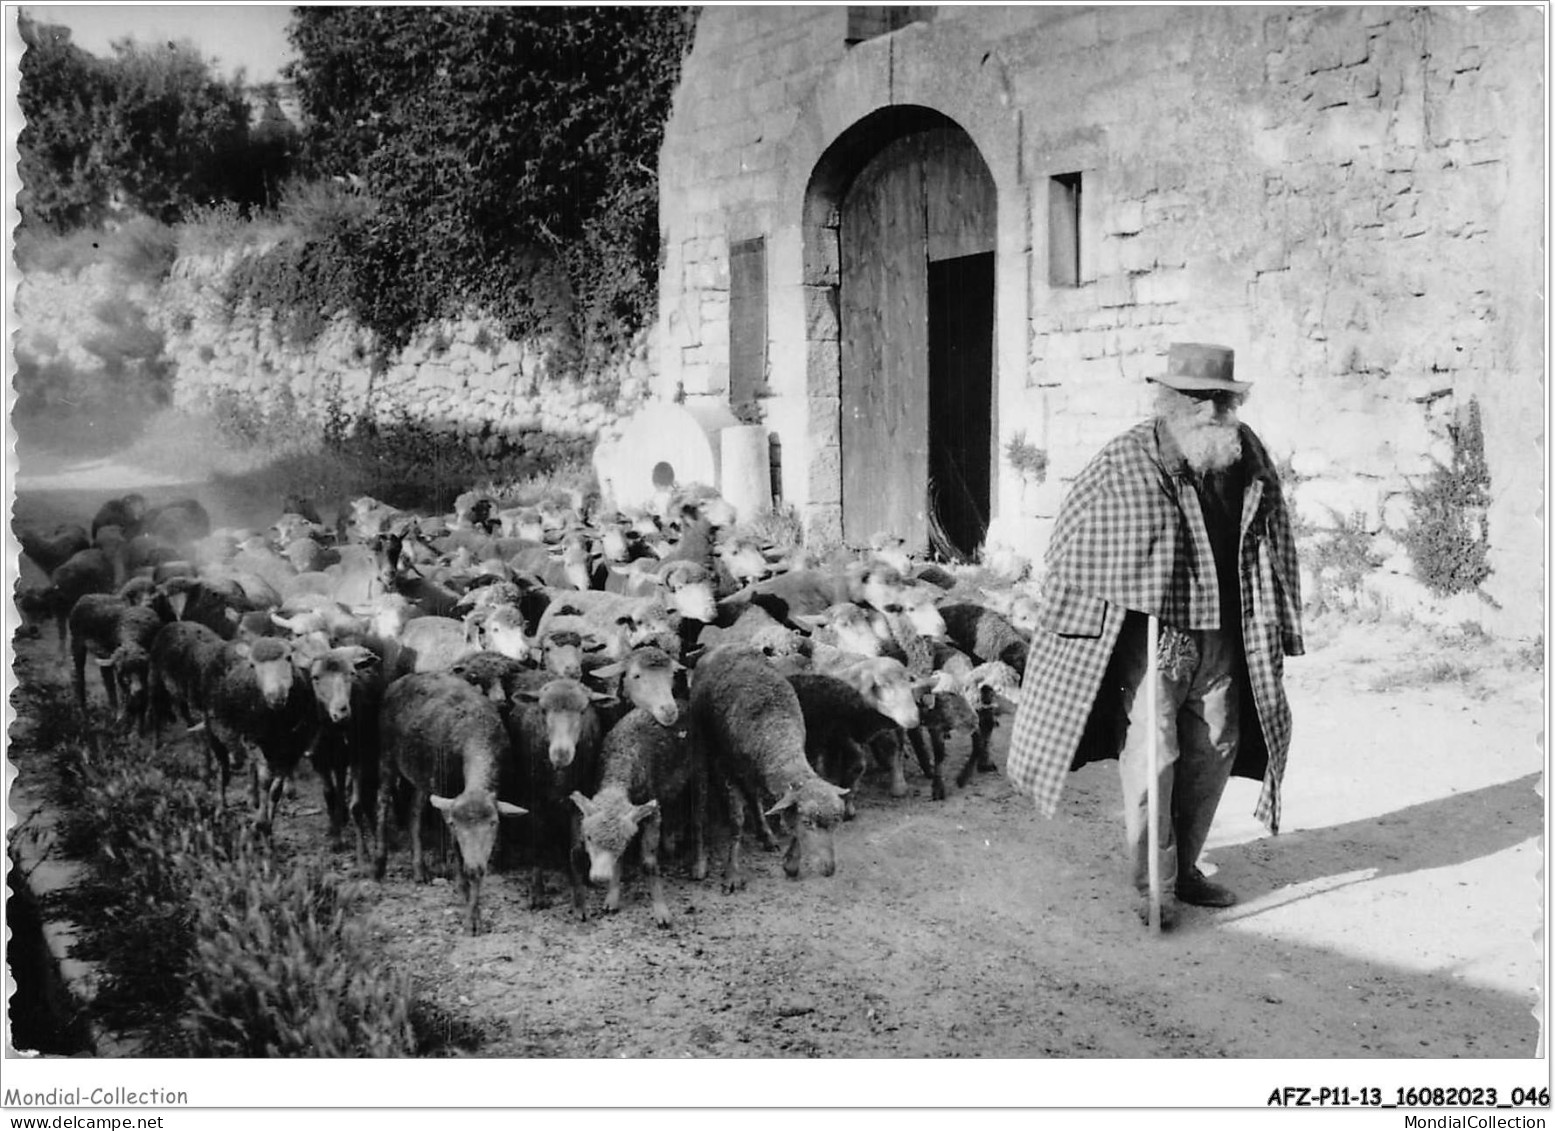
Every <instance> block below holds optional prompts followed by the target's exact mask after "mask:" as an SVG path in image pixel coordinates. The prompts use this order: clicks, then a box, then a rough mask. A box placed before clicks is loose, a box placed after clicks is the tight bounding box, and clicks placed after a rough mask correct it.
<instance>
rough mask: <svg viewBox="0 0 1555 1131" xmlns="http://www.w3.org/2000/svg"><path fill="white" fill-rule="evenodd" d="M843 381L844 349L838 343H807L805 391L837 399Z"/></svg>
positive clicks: (811, 394)
mask: <svg viewBox="0 0 1555 1131" xmlns="http://www.w3.org/2000/svg"><path fill="white" fill-rule="evenodd" d="M841 379H842V348H841V346H840V345H839V344H838V343H837V342H815V341H812V342H807V343H805V391H806V393H807V394H808V395H809V396H812V397H835V396H836V395H837V391H838V387H839V384H838V383H839V382H840V381H841Z"/></svg>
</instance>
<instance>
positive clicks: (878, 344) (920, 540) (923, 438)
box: [839, 128, 994, 551]
mask: <svg viewBox="0 0 1555 1131" xmlns="http://www.w3.org/2000/svg"><path fill="white" fill-rule="evenodd" d="M840 219H841V230H840V232H839V244H840V254H841V268H842V287H841V295H840V304H841V309H840V316H841V317H840V323H841V332H842V342H841V347H842V349H841V353H842V388H841V396H842V528H843V537H844V539H845V540H846V541H847V542H848V543H850V544H852V545H863V544H865V543H867V542H868V541H869V539H870V537H871V536H872V535H874V534H875V533H877V532H886V533H891V534H896V535H899V536H901V537H902V538H903V539H905V541H906V543H907V545H908V547H909V548H910V549H912V550H914V551H922V550H925V549H928V548H929V542H930V526H931V523H930V518H929V508H930V505H931V498H932V497H933V495H934V492H933V491H931V487H930V480H931V474H933V475H934V476H935V478H936V480H948V479H949V477H950V476H951V475H952V474H954V475H955V476H957V477H958V479H959V481H960V482H961V483H963V484H964V485H969V487H968V490H970V492H971V495H970V496H968V495H967V493H966V491H963V490H958V492H957V493H956V494H955V496H954V499H955V500H956V501H955V503H954V505H955V507H956V508H957V514H958V516H959V517H957V518H954V519H952V520H950V521H949V522H948V523H947V521H946V515H947V513H948V510H949V506H950V503H949V502H942V505H941V511H942V513H941V514H940V516H939V519H938V523H937V525H939V526H940V527H941V528H942V529H943V530H944V531H945V532H946V533H947V535H950V537H951V541H952V542H953V544H954V546H955V547H957V548H959V549H962V550H964V551H969V550H970V549H971V548H973V547H974V546H975V545H976V544H977V543H978V542H980V541H981V538H982V532H983V531H984V530H985V529H986V526H987V518H988V490H989V488H988V482H989V464H988V460H989V458H990V457H989V449H990V446H991V436H992V424H991V421H992V357H993V256H992V252H993V247H994V189H993V181H992V178H991V177H990V176H989V174H988V170H987V166H986V165H985V164H984V163H983V160H982V158H981V156H980V155H979V154H978V152H977V149H976V147H975V146H973V144H972V142H971V139H969V138H968V137H967V136H966V134H965V133H964V132H962V131H961V130H959V129H954V128H940V129H933V130H926V131H923V132H920V133H915V134H911V135H909V136H906V137H903V138H899V139H897V140H896V141H894V142H891V143H890V144H888V145H886V146H885V147H884V148H882V149H881V151H880V152H879V153H877V154H876V155H875V156H874V158H872V159H871V160H870V161H869V163H868V164H867V165H865V167H864V168H863V170H862V171H861V172H860V173H859V175H858V177H857V178H856V179H855V181H854V182H853V184H852V186H851V187H850V188H849V190H848V193H847V196H846V197H845V198H844V200H843V202H842V208H841V216H840ZM963 259H965V260H967V261H968V262H967V263H964V264H962V266H961V268H954V269H951V268H947V269H945V270H944V271H939V270H938V269H936V270H935V271H934V275H935V276H936V277H941V278H943V279H944V280H947V282H941V283H940V284H938V286H939V288H941V289H943V288H944V287H946V286H949V287H951V288H952V289H954V288H955V287H956V286H959V285H960V283H959V282H957V280H967V281H970V283H971V284H973V285H974V286H975V289H974V291H972V292H971V293H969V294H968V295H965V296H959V295H958V296H957V297H956V300H955V302H954V303H953V304H952V305H946V301H947V300H946V298H945V297H944V296H943V295H942V296H941V298H940V299H939V300H938V305H939V306H940V307H941V309H940V310H939V311H938V313H935V312H933V311H931V293H932V292H933V291H934V290H935V287H932V286H931V266H930V265H931V263H939V262H941V261H944V260H963ZM974 263H975V266H974V265H973V264H974ZM985 284H986V285H985ZM936 317H937V318H939V319H940V321H941V322H942V323H943V325H942V326H941V327H940V332H939V334H938V336H937V338H936V341H937V342H938V345H937V346H936V349H937V351H938V353H937V354H936V357H937V358H938V359H939V360H937V361H936V362H935V363H934V368H931V360H930V344H931V332H930V323H931V318H936ZM947 359H948V360H947ZM979 359H981V360H979ZM979 365H981V366H982V367H983V370H984V371H983V372H982V373H981V374H980V375H979V374H977V373H975V372H974V370H976V369H977V367H978V366H979ZM931 393H932V395H931ZM947 407H952V408H953V409H954V418H953V419H951V420H950V421H949V423H948V424H945V423H931V420H935V419H937V418H938V417H939V416H940V414H941V413H942V412H944V411H945V410H946V409H947ZM931 452H932V453H934V454H932V455H931ZM941 493H943V492H941ZM968 497H970V498H972V499H973V503H972V505H970V506H968V505H966V504H965V500H966V499H967V498H968ZM951 527H954V528H955V531H954V533H953V534H951Z"/></svg>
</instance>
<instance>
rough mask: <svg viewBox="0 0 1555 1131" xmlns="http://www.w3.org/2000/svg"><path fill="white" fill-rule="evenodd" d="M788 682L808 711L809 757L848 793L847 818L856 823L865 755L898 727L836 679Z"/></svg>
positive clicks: (807, 677) (802, 676) (807, 676)
mask: <svg viewBox="0 0 1555 1131" xmlns="http://www.w3.org/2000/svg"><path fill="white" fill-rule="evenodd" d="M787 678H788V682H789V683H790V684H791V685H792V686H793V688H794V691H795V693H796V694H798V696H799V707H800V709H801V710H802V711H803V712H804V724H805V755H806V757H807V758H808V759H809V761H810V765H812V766H814V767H815V769H816V770H817V771H818V772H819V773H820V775H821V776H822V777H824V778H825V779H826V780H827V781H829V782H831V783H832V784H833V785H835V786H837V787H839V788H840V789H844V790H847V795H846V796H845V797H844V798H843V811H842V816H843V819H844V820H848V821H851V820H852V819H853V818H854V816H855V815H856V814H857V806H856V804H855V798H856V796H857V795H856V793H855V790H856V789H857V787H858V783H859V780H860V779H861V778H862V777H863V776H864V771H865V769H866V768H867V767H868V763H869V758H868V755H867V754H866V751H867V750H868V749H869V748H870V746H871V744H872V743H874V742H875V740H876V739H877V738H879V736H881V735H882V734H889V733H893V732H894V731H895V730H896V724H895V723H894V722H892V721H891V720H890V719H889V718H887V717H886V716H885V715H882V714H881V713H880V712H879V711H878V710H877V709H876V708H875V705H874V704H873V703H871V702H870V701H869V700H868V699H866V698H864V696H863V695H862V694H860V693H859V691H858V689H857V688H855V687H853V686H852V685H851V684H849V683H847V682H845V681H843V680H840V679H838V678H837V677H836V676H830V675H821V674H819V673H816V672H797V673H795V674H793V675H790V676H788V677H787Z"/></svg>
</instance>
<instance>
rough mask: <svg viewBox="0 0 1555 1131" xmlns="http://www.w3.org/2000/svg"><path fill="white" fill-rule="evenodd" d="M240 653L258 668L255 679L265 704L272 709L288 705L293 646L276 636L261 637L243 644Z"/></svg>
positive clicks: (239, 647) (292, 669)
mask: <svg viewBox="0 0 1555 1131" xmlns="http://www.w3.org/2000/svg"><path fill="white" fill-rule="evenodd" d="M237 650H238V655H240V656H242V657H243V658H244V659H246V660H247V661H248V663H249V666H250V667H252V668H253V669H254V679H255V681H256V682H257V683H258V685H259V694H260V695H261V696H262V697H263V698H264V701H265V705H266V706H267V707H270V708H271V709H276V708H279V707H281V706H283V705H285V703H286V700H287V699H288V698H290V697H291V693H292V679H293V671H294V668H293V665H292V649H291V645H290V644H288V643H287V642H286V641H284V640H279V639H277V638H276V637H273V636H261V637H259V638H257V639H255V640H248V641H242V642H240V643H239V644H238V645H237Z"/></svg>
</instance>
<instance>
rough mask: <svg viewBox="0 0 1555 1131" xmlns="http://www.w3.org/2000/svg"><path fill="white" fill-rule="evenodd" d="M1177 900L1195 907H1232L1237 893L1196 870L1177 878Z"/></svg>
mask: <svg viewBox="0 0 1555 1131" xmlns="http://www.w3.org/2000/svg"><path fill="white" fill-rule="evenodd" d="M1177 898H1178V899H1180V900H1182V902H1184V903H1191V904H1193V906H1195V907H1230V906H1231V905H1232V904H1234V903H1235V902H1236V893H1235V892H1233V891H1232V890H1231V889H1230V888H1227V887H1221V886H1220V885H1219V884H1217V883H1215V882H1214V881H1213V880H1210V879H1208V878H1206V877H1205V875H1204V873H1203V872H1201V871H1199V870H1198V869H1197V868H1194V869H1192V870H1190V871H1188V872H1184V873H1183V874H1182V875H1180V876H1178V877H1177Z"/></svg>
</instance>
